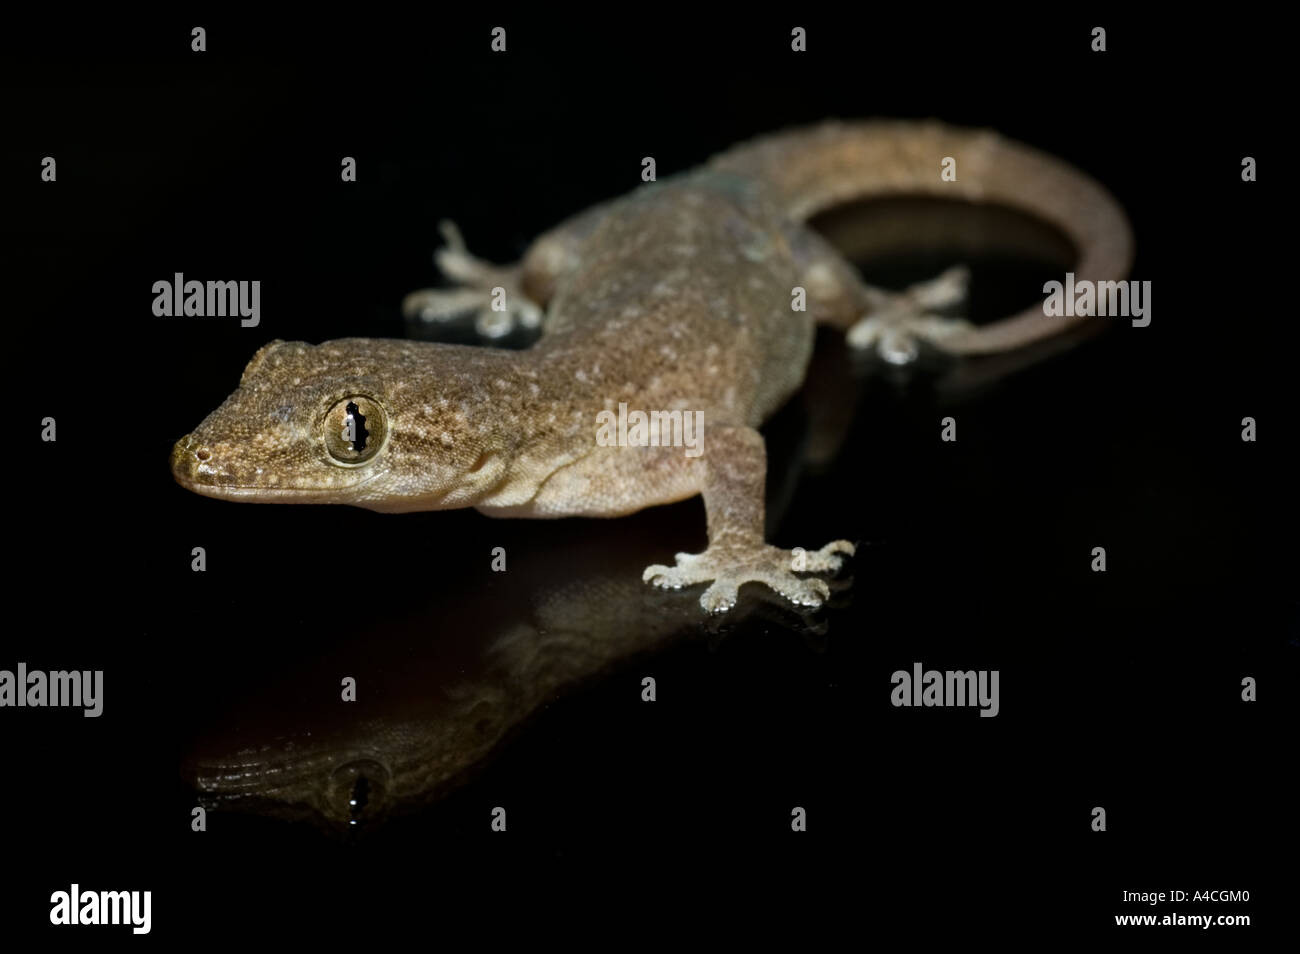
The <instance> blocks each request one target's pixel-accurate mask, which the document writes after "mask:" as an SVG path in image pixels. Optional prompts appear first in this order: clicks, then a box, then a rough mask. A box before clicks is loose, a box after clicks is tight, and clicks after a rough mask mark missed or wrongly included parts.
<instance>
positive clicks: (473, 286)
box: [402, 219, 542, 338]
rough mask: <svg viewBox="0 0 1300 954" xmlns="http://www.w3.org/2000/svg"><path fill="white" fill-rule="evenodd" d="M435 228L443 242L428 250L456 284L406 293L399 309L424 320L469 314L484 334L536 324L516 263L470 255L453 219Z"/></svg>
mask: <svg viewBox="0 0 1300 954" xmlns="http://www.w3.org/2000/svg"><path fill="white" fill-rule="evenodd" d="M438 228H439V230H440V231H441V232H442V237H443V239H444V241H446V243H447V244H446V245H445V246H444V247H443V248H440V249H438V250H437V252H435V253H434V259H435V261H437V263H438V268H439V269H440V270H441V271H442V273H443V275H445V276H446V277H447V278H449V279H451V280H452V281H453V282H455V283H456V284H457V286H458V287H456V288H425V289H421V290H420V291H414V292H411V293H410V294H409V295H407V296H406V298H405V299H403V301H402V314H404V315H406V316H407V317H408V318H418V319H420V320H421V321H426V322H434V321H448V320H450V319H452V318H456V317H458V316H460V315H466V314H473V315H474V327H475V330H476V331H478V333H479V334H480V335H482V336H483V337H484V338H500V337H503V336H505V335H508V334H509V333H510V332H511V331H513V330H514V329H515V327H516V325H518V326H520V327H523V328H536V327H537V326H538V325H540V324H541V321H542V308H541V305H540V304H539V303H538V302H534V301H533V300H532V299H530V298H529V297H528V296H527V295H526V294H524V291H523V266H522V265H493V264H492V263H490V262H485V261H483V260H482V259H481V258H477V257H475V256H474V255H471V254H470V252H469V249H468V248H466V247H465V240H464V239H463V238H461V234H460V230H459V229H458V228H456V224H455V223H454V222H451V221H448V220H445V219H444V220H443V221H442V222H440V223H439V224H438ZM498 302H499V303H500V304H499V306H498Z"/></svg>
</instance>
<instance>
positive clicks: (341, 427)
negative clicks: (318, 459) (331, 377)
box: [323, 396, 388, 464]
mask: <svg viewBox="0 0 1300 954" xmlns="http://www.w3.org/2000/svg"><path fill="white" fill-rule="evenodd" d="M323 426H324V428H325V449H326V450H328V451H329V454H330V456H331V457H333V458H334V460H336V461H337V462H338V463H340V464H360V463H363V462H364V461H367V460H369V459H370V458H372V457H374V456H375V455H376V454H377V453H379V449H380V448H381V447H383V446H384V439H385V438H386V437H387V436H388V420H387V417H386V416H385V414H384V409H383V408H382V407H380V406H379V403H378V402H376V401H372V400H371V399H370V398H368V397H362V396H357V397H350V398H344V399H343V400H342V401H339V402H338V403H337V404H335V405H334V406H333V407H332V408H330V410H329V413H328V414H326V415H325V423H324V425H323Z"/></svg>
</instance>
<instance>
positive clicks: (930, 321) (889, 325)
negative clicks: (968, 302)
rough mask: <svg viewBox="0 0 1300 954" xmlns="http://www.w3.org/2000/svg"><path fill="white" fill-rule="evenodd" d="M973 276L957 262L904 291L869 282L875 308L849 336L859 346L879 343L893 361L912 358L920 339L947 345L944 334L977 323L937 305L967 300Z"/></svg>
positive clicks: (868, 291) (882, 352) (905, 361)
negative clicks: (943, 312) (953, 315)
mask: <svg viewBox="0 0 1300 954" xmlns="http://www.w3.org/2000/svg"><path fill="white" fill-rule="evenodd" d="M969 282H970V272H969V270H968V269H966V268H965V267H964V266H961V265H958V266H955V267H953V268H950V269H948V270H947V271H945V272H944V273H943V274H941V275H939V276H938V277H937V278H932V279H930V280H929V281H925V282H921V283H919V284H916V285H913V286H911V287H910V288H908V289H907V290H905V291H901V292H893V291H888V290H886V289H883V288H875V287H872V286H864V292H865V294H866V297H867V300H868V302H869V304H870V310H869V311H868V313H867V316H866V317H865V318H863V319H862V320H860V321H859V322H858V323H857V324H855V325H854V326H853V327H852V328H850V329H849V331H848V334H847V336H846V340H847V341H848V343H849V344H850V345H851V346H852V347H854V348H864V349H865V348H870V347H872V346H873V345H874V346H875V348H876V353H877V354H879V355H880V357H882V358H883V359H884V360H886V361H888V362H889V363H890V364H910V363H911V362H913V361H915V360H916V358H917V355H918V354H919V353H920V346H919V344H918V342H919V341H921V340H924V341H928V342H931V343H932V344H938V345H940V346H942V343H943V340H944V339H945V338H949V337H951V336H953V335H955V334H959V333H962V332H967V331H971V330H973V329H974V327H975V326H974V325H972V324H971V323H970V322H968V321H964V320H962V319H960V318H948V317H945V316H943V315H939V314H935V313H934V311H933V310H934V309H939V308H950V307H952V306H954V305H957V304H959V303H960V302H962V301H963V300H964V299H965V297H966V289H967V285H968V284H969Z"/></svg>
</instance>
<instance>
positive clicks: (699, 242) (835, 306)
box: [171, 120, 1133, 613]
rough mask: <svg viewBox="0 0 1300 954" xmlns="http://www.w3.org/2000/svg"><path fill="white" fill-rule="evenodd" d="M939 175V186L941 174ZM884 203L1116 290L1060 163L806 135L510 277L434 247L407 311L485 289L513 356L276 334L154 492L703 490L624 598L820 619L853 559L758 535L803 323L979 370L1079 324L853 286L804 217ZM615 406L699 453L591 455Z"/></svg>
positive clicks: (890, 132)
mask: <svg viewBox="0 0 1300 954" xmlns="http://www.w3.org/2000/svg"><path fill="white" fill-rule="evenodd" d="M949 163H951V165H952V167H954V168H955V170H956V175H955V177H953V176H944V175H942V170H943V168H944V166H945V164H949ZM897 196H926V197H933V198H946V199H953V200H958V201H965V202H972V203H992V204H995V205H999V206H1003V207H1009V208H1011V209H1013V210H1017V211H1020V212H1024V213H1027V214H1028V215H1030V216H1033V217H1036V218H1038V219H1040V220H1042V221H1045V222H1046V223H1048V224H1049V225H1051V226H1054V227H1055V228H1056V229H1058V230H1059V231H1060V232H1061V233H1062V234H1063V235H1064V236H1065V237H1066V238H1067V239H1068V241H1069V242H1070V244H1071V245H1072V246H1073V248H1074V251H1075V253H1076V256H1077V258H1076V261H1075V264H1074V266H1073V271H1074V273H1075V275H1076V280H1080V281H1081V280H1085V279H1086V280H1092V281H1115V280H1119V279H1121V278H1123V277H1124V275H1125V274H1126V273H1127V270H1128V268H1129V266H1130V264H1131V261H1132V255H1133V239H1132V234H1131V230H1130V227H1129V224H1128V221H1127V218H1126V217H1125V214H1124V212H1123V210H1122V209H1121V208H1120V206H1119V204H1118V202H1117V201H1116V200H1115V199H1114V198H1113V197H1112V196H1111V195H1110V193H1109V192H1108V191H1107V190H1106V189H1105V188H1104V187H1102V186H1101V185H1100V184H1099V183H1097V182H1096V181H1095V180H1093V179H1092V178H1090V177H1089V176H1087V175H1086V174H1084V173H1082V172H1080V171H1079V170H1077V169H1075V168H1073V167H1072V166H1070V165H1069V164H1067V163H1065V162H1063V161H1061V160H1059V159H1056V158H1054V157H1052V156H1050V155H1047V154H1045V153H1043V152H1040V151H1038V150H1036V149H1034V148H1032V147H1029V146H1026V145H1023V144H1020V143H1017V142H1014V141H1011V140H1009V139H1007V138H1005V137H1003V136H1001V135H999V134H998V133H996V132H994V131H991V130H987V129H966V128H960V127H954V126H951V125H947V124H944V123H941V122H938V121H933V120H927V121H905V120H864V121H839V120H832V121H826V122H823V123H820V124H817V125H814V126H811V127H806V128H800V129H794V130H787V131H783V132H777V133H774V134H769V135H767V136H763V137H760V138H758V139H756V140H753V141H750V142H747V143H742V144H740V145H738V146H735V147H733V148H731V149H730V150H727V151H725V152H723V153H721V154H719V155H717V156H715V157H714V158H713V159H711V160H710V161H708V162H707V163H706V164H704V165H703V166H701V167H700V168H698V169H696V170H693V171H689V172H686V173H683V174H681V175H678V176H675V177H672V178H666V179H664V180H663V181H662V182H650V183H646V184H643V185H641V186H640V187H638V188H636V189H635V190H633V191H632V192H630V193H629V194H627V195H626V196H623V197H621V198H617V199H614V200H611V201H608V202H605V203H602V204H599V205H597V206H595V207H593V208H591V209H588V210H587V211H585V212H581V213H579V214H577V215H576V216H574V217H573V218H571V219H569V220H567V221H565V222H563V223H561V224H560V225H558V226H557V227H556V228H554V229H552V230H551V231H549V232H546V233H544V234H543V235H541V236H540V237H539V238H537V239H536V240H535V241H534V243H533V244H532V245H531V246H530V247H529V249H528V250H527V251H526V253H525V254H524V256H523V258H522V259H521V260H520V261H519V262H518V263H516V264H514V265H509V266H496V265H490V264H488V263H485V262H481V261H479V260H478V259H475V258H474V257H473V256H471V255H470V254H469V253H468V252H467V251H466V250H465V248H464V246H463V243H461V242H460V241H459V236H458V234H457V233H455V232H454V230H448V235H449V242H448V246H447V247H446V248H445V249H444V250H443V253H442V254H441V256H440V259H439V261H440V263H441V264H442V265H443V268H444V271H445V272H447V273H448V276H449V277H451V278H453V279H455V280H457V281H459V283H460V287H456V288H451V289H432V290H425V291H422V292H416V293H413V294H412V295H411V296H408V298H407V300H406V302H405V303H404V307H405V308H406V309H407V310H408V311H414V312H416V313H418V314H420V315H422V316H423V317H425V318H427V319H429V320H437V319H439V318H440V317H441V316H444V315H447V314H451V313H453V312H455V311H463V310H464V309H465V308H466V307H471V308H475V307H477V308H483V309H485V310H486V309H487V308H488V303H489V302H490V301H491V300H492V299H493V298H494V297H495V298H497V299H500V298H501V297H502V296H504V300H505V302H506V304H507V307H508V309H509V312H510V314H511V316H512V317H513V318H516V319H517V320H519V321H520V322H522V323H537V324H540V331H541V334H540V337H539V338H538V340H537V341H536V343H535V344H534V345H532V346H531V347H529V348H526V349H522V350H507V349H500V348H491V347H475V346H470V345H460V344H450V343H439V342H426V341H414V340H403V339H372V338H344V339H339V340H333V341H326V342H323V343H321V344H318V345H311V344H307V343H305V342H296V341H281V340H276V341H272V342H270V343H269V344H267V345H265V346H263V347H262V348H261V349H260V350H258V351H257V353H256V354H254V355H253V357H252V359H251V360H250V361H249V363H248V365H247V366H246V367H245V368H244V371H243V375H242V377H241V378H240V382H239V386H238V388H237V389H236V390H235V391H234V392H233V393H232V394H231V395H230V396H229V397H228V398H227V399H226V400H225V402H224V403H222V404H221V406H220V407H218V408H217V409H216V410H215V411H213V412H212V413H211V414H209V415H208V416H207V417H206V418H205V419H204V420H203V421H202V423H200V424H199V426H198V427H197V428H195V430H194V431H193V432H192V433H190V434H188V435H187V436H185V437H183V438H182V439H181V440H180V441H178V442H177V443H176V444H175V446H174V448H173V450H172V455H171V468H172V473H173V476H174V477H175V479H176V480H177V482H179V483H180V484H181V485H182V486H184V487H186V488H188V489H189V490H192V491H195V492H197V493H199V494H203V495H206V496H209V497H216V498H220V499H224V500H234V501H248V502H258V503H331V504H350V505H353V506H358V507H364V508H368V509H371V510H375V511H381V512H389V513H403V512H411V511H423V510H442V509H450V508H463V507H474V508H475V509H477V510H478V511H480V512H481V513H484V514H486V515H489V516H493V517H526V518H557V517H569V516H580V517H619V516H623V515H626V514H630V513H633V512H635V511H639V510H642V509H644V508H646V507H652V506H657V505H663V504H670V503H674V502H677V501H681V500H685V499H688V498H691V497H694V496H696V495H701V496H702V497H703V501H704V509H705V523H706V529H707V534H708V540H707V544H706V546H705V548H704V550H703V551H701V552H699V553H678V554H676V557H675V561H674V563H673V564H672V565H666V564H655V565H652V566H649V567H647V568H646V569H645V571H644V574H643V579H644V581H645V582H647V583H649V584H653V585H656V586H659V587H665V588H681V587H687V586H695V585H704V586H705V588H704V590H703V592H702V594H701V596H700V599H699V602H700V605H701V607H702V608H703V609H704V610H705V611H706V612H710V613H720V612H724V611H726V610H728V609H730V608H732V607H733V606H735V604H736V601H737V598H738V590H739V588H740V587H741V586H742V585H744V584H746V583H759V584H762V585H764V586H766V587H769V588H770V589H771V590H773V591H775V592H776V593H777V594H780V596H782V597H784V598H785V599H787V600H789V601H790V602H792V603H794V604H797V605H799V606H803V607H818V606H820V605H821V604H822V603H823V601H824V600H825V599H826V598H827V596H828V595H829V587H828V585H827V583H826V581H825V579H823V578H822V577H824V576H827V575H829V574H833V573H834V572H836V571H837V570H838V569H839V568H840V566H841V564H842V563H843V561H844V560H845V559H846V558H848V557H850V556H852V554H853V553H854V544H853V543H851V542H850V541H848V540H846V539H837V540H833V541H831V542H829V543H826V544H825V545H823V546H821V547H812V548H807V549H802V548H795V549H783V548H779V547H776V546H773V545H770V544H768V543H767V542H766V539H765V535H764V489H765V480H766V472H767V457H766V450H765V446H764V442H763V437H762V434H761V433H760V431H759V428H760V426H761V425H762V424H763V422H764V421H765V420H766V419H767V418H768V417H770V416H771V415H772V414H773V413H774V412H775V411H776V410H777V409H779V408H780V407H781V406H782V405H783V404H784V403H785V402H786V401H787V400H788V399H789V398H790V397H791V396H792V395H793V394H794V393H796V392H797V391H798V390H799V388H800V386H801V384H802V382H803V378H804V374H805V371H806V369H807V367H808V363H809V359H810V356H811V353H812V348H813V340H814V334H815V327H816V326H817V325H828V326H831V327H833V328H836V329H839V330H841V331H843V332H844V333H845V334H846V336H847V340H848V342H849V344H850V345H852V346H854V347H857V348H873V349H875V350H876V351H877V352H878V353H879V354H880V356H881V357H883V358H884V359H885V360H888V361H891V362H894V363H905V362H907V361H910V360H913V359H914V358H915V356H916V354H917V353H918V351H919V349H920V348H921V347H922V345H924V346H926V347H933V348H937V349H939V350H941V351H945V352H948V353H950V354H954V355H980V354H991V353H995V352H1000V351H1005V350H1009V349H1012V348H1018V347H1021V346H1024V345H1026V344H1029V343H1030V342H1033V341H1037V340H1040V339H1043V338H1047V337H1049V336H1053V335H1058V334H1060V333H1062V332H1063V331H1064V330H1066V329H1067V328H1069V327H1071V326H1073V325H1076V324H1078V323H1080V322H1082V321H1085V320H1089V319H1087V318H1086V316H1069V317H1053V318H1047V317H1045V316H1044V314H1043V309H1042V307H1041V304H1040V305H1036V306H1031V307H1029V308H1027V309H1025V310H1024V311H1023V312H1021V313H1019V314H1016V315H1012V316H1010V317H1008V318H1004V319H1001V320H999V321H995V322H992V323H989V324H984V325H978V326H977V325H974V324H971V323H969V322H967V321H964V320H961V319H958V318H952V317H947V316H946V315H944V314H942V313H941V311H942V310H943V309H944V308H946V307H947V306H951V305H952V304H954V303H956V302H959V301H960V300H961V299H962V297H963V296H964V294H965V289H966V282H967V279H968V272H967V271H966V270H965V269H963V268H961V267H957V268H954V269H950V270H948V271H947V272H944V273H943V274H942V275H940V276H938V277H937V278H935V279H933V280H931V281H928V282H922V283H920V284H918V285H914V286H912V287H910V288H908V289H905V290H903V291H890V290H885V289H879V288H874V287H872V286H870V285H868V284H866V283H865V282H864V281H863V280H862V278H861V277H860V275H859V274H858V272H857V271H856V269H855V268H854V267H853V265H852V264H851V263H850V262H848V261H847V260H846V259H845V258H844V257H843V256H842V255H841V254H840V253H839V252H838V251H837V250H836V249H835V248H834V247H832V246H831V245H830V244H829V243H828V242H827V241H826V240H824V239H823V238H821V237H820V236H819V235H818V234H817V233H816V232H815V231H814V230H813V229H812V228H811V227H810V226H809V224H808V223H809V220H810V219H811V218H812V217H813V216H815V215H816V214H818V213H819V212H822V211H824V210H828V209H831V208H834V207H837V206H841V205H845V204H847V203H851V202H859V201H864V200H870V199H873V198H889V197H897ZM801 292H802V295H800V293H801ZM800 303H801V304H802V307H798V304H800ZM1092 320H1095V319H1092ZM620 405H623V406H625V407H626V408H632V409H639V410H642V411H644V412H655V413H660V414H664V415H671V414H672V413H673V412H681V413H682V414H686V415H689V414H698V415H700V417H699V419H700V420H701V421H702V423H703V428H702V434H701V435H700V436H701V447H700V450H701V451H702V452H700V453H698V454H696V455H693V456H688V455H687V454H686V453H684V452H683V448H682V447H680V446H671V441H664V442H660V441H657V440H650V441H648V442H647V441H646V440H645V437H646V435H645V434H644V433H642V434H640V437H641V441H640V443H637V444H633V442H632V441H627V442H622V441H620V442H617V443H614V444H611V443H609V442H608V441H602V440H598V431H599V422H600V420H601V415H602V412H608V413H613V412H615V411H618V410H620ZM668 419H669V418H666V417H665V418H660V420H668ZM661 445H667V446H661Z"/></svg>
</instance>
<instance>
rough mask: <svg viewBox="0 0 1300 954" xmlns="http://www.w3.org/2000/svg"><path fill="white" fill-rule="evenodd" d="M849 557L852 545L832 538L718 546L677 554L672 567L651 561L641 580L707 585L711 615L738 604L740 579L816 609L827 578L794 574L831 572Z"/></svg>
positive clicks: (670, 586)
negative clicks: (807, 545) (816, 546)
mask: <svg viewBox="0 0 1300 954" xmlns="http://www.w3.org/2000/svg"><path fill="white" fill-rule="evenodd" d="M841 554H847V555H849V556H852V555H853V544H851V543H849V542H848V541H847V540H836V541H834V542H833V543H828V544H826V546H824V547H822V548H821V549H820V550H809V551H805V550H801V549H795V550H782V549H780V548H779V547H773V546H768V545H766V544H758V545H750V546H728V545H726V544H717V545H714V546H710V547H709V548H708V549H706V550H705V551H704V552H703V553H679V554H677V565H676V566H663V565H661V564H655V565H654V566H648V567H646V568H645V572H644V573H643V574H641V579H643V580H644V581H645V582H647V583H651V584H653V585H655V586H658V587H662V588H664V589H674V590H675V589H681V588H682V587H683V586H691V585H692V584H695V583H709V582H710V581H711V585H710V586H709V588H708V589H707V590H705V591H704V594H703V595H702V596H701V597H700V605H701V606H703V607H704V609H705V611H706V612H709V613H722V612H725V611H727V610H729V609H731V608H732V607H733V606H735V605H736V598H737V594H738V591H739V590H740V587H741V585H742V584H744V583H751V582H753V583H763V584H766V585H767V586H769V587H771V588H772V589H773V590H775V591H776V592H778V593H780V594H781V595H782V596H784V597H785V598H786V599H788V600H790V602H792V603H796V604H798V605H799V606H809V607H817V606H821V604H822V602H823V601H824V600H825V599H826V597H827V596H829V595H830V587H828V586H827V585H826V581H825V580H819V579H817V578H816V577H810V578H804V577H799V576H796V575H795V574H796V573H832V572H834V571H835V570H838V569H839V567H840V564H841V563H843V561H844V558H843V556H841Z"/></svg>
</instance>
